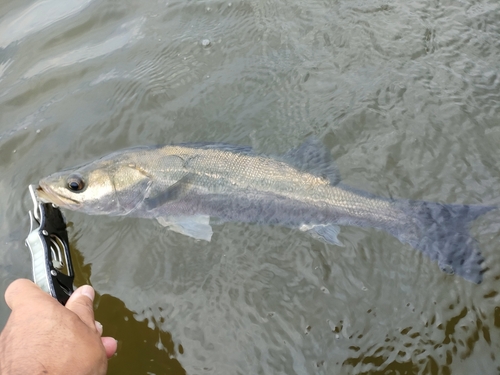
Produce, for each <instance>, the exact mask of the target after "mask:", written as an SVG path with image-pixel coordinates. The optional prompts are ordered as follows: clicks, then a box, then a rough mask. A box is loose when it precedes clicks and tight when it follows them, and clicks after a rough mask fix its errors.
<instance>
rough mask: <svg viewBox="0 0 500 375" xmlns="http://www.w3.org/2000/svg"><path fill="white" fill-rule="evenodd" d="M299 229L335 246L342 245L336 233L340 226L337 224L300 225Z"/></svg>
mask: <svg viewBox="0 0 500 375" xmlns="http://www.w3.org/2000/svg"><path fill="white" fill-rule="evenodd" d="M299 229H300V230H302V231H305V232H307V233H309V234H311V235H312V236H313V237H314V238H316V239H318V240H322V241H324V242H327V243H331V244H334V245H337V246H344V244H343V243H342V242H341V241H340V240H339V239H338V238H337V235H338V234H339V233H340V227H339V226H337V225H332V224H330V225H312V226H311V225H302V226H301V227H300V228H299Z"/></svg>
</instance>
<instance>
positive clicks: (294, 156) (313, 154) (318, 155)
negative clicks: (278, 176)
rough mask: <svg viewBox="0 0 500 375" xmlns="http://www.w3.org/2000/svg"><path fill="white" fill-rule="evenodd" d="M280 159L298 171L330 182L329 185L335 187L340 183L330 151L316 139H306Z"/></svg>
mask: <svg viewBox="0 0 500 375" xmlns="http://www.w3.org/2000/svg"><path fill="white" fill-rule="evenodd" d="M282 158H283V160H284V161H286V162H287V163H289V164H291V165H293V166H294V167H295V168H297V169H299V170H300V171H303V172H309V173H311V174H314V175H316V176H319V177H324V178H326V179H328V180H330V184H331V185H337V184H338V183H339V182H340V173H339V171H338V169H337V167H336V166H335V164H334V163H333V159H332V156H331V155H330V150H328V149H327V148H326V147H325V145H324V144H323V143H322V142H321V141H319V140H318V139H317V138H314V137H311V138H309V139H307V140H306V141H305V142H304V143H302V144H301V145H300V146H299V147H297V148H294V149H292V150H290V151H288V152H287V153H286V154H285V155H283V157H282Z"/></svg>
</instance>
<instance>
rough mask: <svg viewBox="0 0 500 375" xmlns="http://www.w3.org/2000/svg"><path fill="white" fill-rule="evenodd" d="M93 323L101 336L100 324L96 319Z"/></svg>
mask: <svg viewBox="0 0 500 375" xmlns="http://www.w3.org/2000/svg"><path fill="white" fill-rule="evenodd" d="M94 323H95V329H96V330H97V332H99V336H101V335H102V324H101V323H99V322H98V321H97V320H96V321H95V322H94Z"/></svg>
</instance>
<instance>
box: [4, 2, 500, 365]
mask: <svg viewBox="0 0 500 375" xmlns="http://www.w3.org/2000/svg"><path fill="white" fill-rule="evenodd" d="M499 15H500V3H498V2H497V1H495V0H489V1H488V0H484V1H460V2H456V1H437V0H436V1H431V0H429V1H426V0H417V1H413V2H409V3H408V2H403V1H398V0H393V1H381V0H372V1H300V0H293V1H278V0H275V1H257V0H250V1H234V0H232V1H231V2H227V1H226V2H216V1H146V2H132V1H128V2H123V1H121V2H118V1H101V2H97V1H92V0H71V1H60V0H39V1H16V2H4V3H1V4H0V17H1V18H0V137H1V138H0V173H1V176H2V177H1V180H0V241H1V244H2V246H1V247H0V257H1V259H2V261H1V264H0V288H1V290H2V291H3V290H5V288H6V287H7V285H8V284H9V283H10V282H11V281H12V280H13V279H15V278H17V277H29V276H30V267H31V265H30V257H29V253H28V250H27V249H26V248H25V247H24V245H23V242H24V238H25V236H26V233H27V231H28V217H27V211H28V210H29V209H30V208H31V207H30V205H31V202H30V200H29V198H28V192H27V186H28V184H29V183H35V182H37V181H38V179H39V178H41V177H42V176H45V175H48V174H50V173H52V172H54V171H57V170H60V169H62V168H65V167H69V166H73V165H77V164H81V163H83V162H85V161H88V160H92V159H95V158H97V157H99V156H101V155H103V154H107V153H109V152H111V151H114V150H117V149H120V148H123V147H128V146H134V145H143V144H150V145H152V144H159V143H175V142H195V141H217V142H229V143H234V144H244V145H252V146H253V147H255V148H256V149H257V150H259V151H261V152H263V153H282V152H286V151H287V150H288V149H289V148H291V147H293V146H296V145H298V144H300V143H301V142H302V141H304V140H305V139H306V138H307V137H308V136H309V135H311V134H314V135H315V136H316V137H318V138H320V139H322V140H323V141H324V142H325V144H326V145H327V147H329V148H330V149H331V151H332V154H333V156H334V157H335V159H336V163H337V165H338V167H339V169H340V171H341V174H342V177H343V180H344V182H346V183H348V184H350V185H352V186H355V187H358V188H361V189H365V190H367V191H370V192H372V193H376V194H378V195H381V196H394V197H402V198H412V199H425V200H431V201H440V202H448V203H465V204H481V203H483V204H500V200H499V198H498V191H499V186H500V169H499V165H500V156H499V153H498V144H500V128H499V127H498V120H499V118H500V116H499V115H500V78H499V76H498V72H499V69H500V63H499V61H500V38H499V34H500V16H499ZM498 215H499V214H498V212H491V213H489V214H487V215H485V216H484V217H481V218H480V219H479V220H477V221H476V222H475V225H474V227H473V233H474V235H475V237H476V238H477V239H478V241H479V242H480V245H481V249H482V251H483V254H484V255H485V257H486V264H487V266H488V267H489V270H488V271H487V273H486V276H485V281H484V282H483V284H481V285H479V286H478V285H473V284H471V283H468V282H466V281H464V280H462V279H460V278H456V277H449V276H446V275H444V274H443V273H442V272H440V271H439V269H438V267H437V265H436V264H434V263H432V262H430V261H429V260H428V259H426V258H424V257H422V255H421V254H419V253H418V252H416V251H414V250H412V249H411V248H410V247H409V246H406V245H402V244H401V243H399V242H398V241H397V240H396V239H394V238H392V237H391V236H389V235H387V234H385V233H382V232H377V231H375V230H369V229H359V228H343V230H342V232H341V235H340V239H341V240H342V242H343V243H344V244H345V247H343V248H339V247H335V246H332V245H325V244H323V243H321V242H318V241H316V240H313V239H311V238H310V237H308V236H307V234H304V233H301V232H299V231H293V230H289V229H285V228H278V227H265V226H258V225H247V224H245V225H244V224H238V223H231V224H224V225H219V226H216V227H215V228H214V236H213V240H212V242H211V243H205V242H196V241H194V240H192V239H190V238H186V237H184V236H182V235H179V234H176V233H173V232H166V231H165V230H164V229H163V228H161V227H160V226H159V225H158V224H157V223H156V222H154V221H149V220H135V219H128V218H110V217H90V216H86V215H83V214H76V213H71V212H66V216H67V218H68V220H69V222H70V225H69V235H70V238H71V245H72V249H73V253H74V255H73V257H74V262H75V269H76V272H77V279H76V284H77V285H81V284H82V283H91V284H92V285H93V286H94V287H95V288H96V290H97V292H98V293H99V297H98V298H97V303H96V305H97V312H96V316H97V318H98V319H99V320H100V321H101V322H102V323H103V324H104V333H105V334H107V335H114V336H115V337H117V338H118V339H119V350H118V354H117V356H116V357H114V358H112V359H111V360H110V370H109V374H165V373H171V374H184V373H188V374H313V373H315V374H389V373H390V374H450V373H453V374H470V373H482V374H496V373H498V372H499V371H500V358H499V357H498V353H499V349H500V295H499V294H498V290H499V285H500V284H499V280H500V255H499V253H498V243H499V241H500V236H499V234H498V232H499V230H500V224H499V222H500V221H499V216H498ZM8 312H9V310H8V308H7V307H6V306H5V304H1V305H0V320H1V324H2V325H3V324H4V322H5V321H6V319H7V316H8Z"/></svg>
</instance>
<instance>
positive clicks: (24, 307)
mask: <svg viewBox="0 0 500 375" xmlns="http://www.w3.org/2000/svg"><path fill="white" fill-rule="evenodd" d="M93 300H94V289H93V288H92V287H90V286H88V285H84V286H82V287H80V288H78V289H77V290H75V291H74V292H73V294H72V295H71V297H70V298H69V300H68V302H67V303H66V306H62V305H61V304H60V303H59V302H57V300H56V299H54V298H52V297H51V296H49V295H48V294H47V293H45V292H43V291H42V290H41V289H40V288H39V287H38V286H37V285H35V284H34V283H33V282H31V281H30V280H26V279H19V280H16V281H14V282H13V283H12V284H10V285H9V287H8V288H7V290H6V292H5V301H6V302H7V305H8V306H9V307H10V308H11V310H12V313H11V314H10V317H9V320H8V321H7V324H6V325H5V327H4V329H3V331H2V333H1V334H0V374H2V375H18V374H51V375H59V374H74V375H87V374H88V375H90V374H92V375H101V374H106V370H107V367H108V362H107V358H110V357H111V356H112V355H113V354H114V353H115V352H116V346H117V343H116V340H115V339H113V338H111V337H101V334H102V326H101V325H100V323H98V322H96V321H95V320H94V309H93V306H92V302H93Z"/></svg>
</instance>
